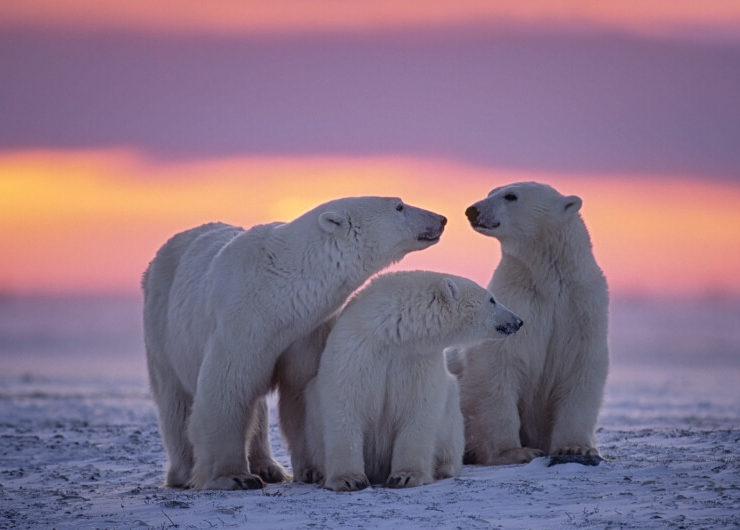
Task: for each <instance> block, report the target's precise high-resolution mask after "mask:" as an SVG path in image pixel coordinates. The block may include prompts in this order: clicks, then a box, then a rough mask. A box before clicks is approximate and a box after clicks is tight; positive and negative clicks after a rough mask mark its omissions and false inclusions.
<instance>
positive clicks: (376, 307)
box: [300, 271, 522, 491]
mask: <svg viewBox="0 0 740 530" xmlns="http://www.w3.org/2000/svg"><path fill="white" fill-rule="evenodd" d="M521 326H522V321H521V320H520V319H519V317H517V316H516V315H515V314H513V313H512V312H511V311H509V310H508V309H506V307H504V306H503V305H502V304H500V303H497V302H496V301H495V299H494V297H493V296H492V295H491V293H489V292H488V291H486V290H485V289H483V288H482V287H480V286H478V285H476V284H475V283H474V282H472V281H470V280H467V279H465V278H461V277H458V276H451V275H447V274H441V273H435V272H427V271H410V272H408V271H407V272H396V273H390V274H384V275H381V276H379V277H377V278H375V279H374V280H373V281H372V282H371V283H370V285H369V286H367V287H366V288H365V289H363V290H362V291H361V292H360V293H358V294H357V295H356V296H355V297H353V298H352V299H351V300H350V302H349V303H348V304H347V306H346V307H345V308H344V310H343V311H342V312H341V314H340V315H339V317H338V318H337V320H336V322H335V323H334V327H333V328H332V329H331V332H330V333H329V335H328V338H327V339H326V348H325V349H324V352H323V354H322V355H321V360H320V365H319V371H318V374H317V375H316V377H315V378H314V379H312V380H311V381H310V382H309V384H308V385H307V388H306V395H305V399H306V403H307V422H306V427H307V430H306V443H307V446H308V447H307V456H308V462H309V463H310V465H309V466H308V471H309V472H308V473H306V474H304V475H303V476H302V477H300V478H303V479H306V478H308V479H309V480H311V479H317V478H321V477H324V479H323V485H324V487H326V488H328V489H332V490H335V491H352V490H358V489H362V488H365V487H367V486H369V485H370V484H376V483H385V484H386V485H388V486H390V487H396V488H403V487H412V486H419V485H422V484H429V483H430V482H432V481H433V480H435V479H437V478H446V477H452V476H455V475H457V474H458V473H459V472H460V468H461V466H462V455H463V450H464V445H465V438H464V434H463V418H462V413H461V412H460V403H459V395H458V388H457V382H456V380H455V378H454V377H453V376H452V375H451V374H450V373H449V372H448V371H447V368H446V366H445V360H444V356H443V354H442V350H443V348H444V347H446V346H449V345H451V344H458V343H475V342H479V341H481V340H483V339H487V338H494V337H498V338H501V337H504V336H506V335H510V334H512V333H514V332H516V331H517V330H518V329H519V328H520V327H521ZM311 466H313V468H314V472H313V473H312V472H311Z"/></svg>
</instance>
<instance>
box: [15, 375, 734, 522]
mask: <svg viewBox="0 0 740 530" xmlns="http://www.w3.org/2000/svg"><path fill="white" fill-rule="evenodd" d="M738 381H739V379H738V372H737V371H736V370H734V369H733V370H719V371H716V372H714V373H712V374H710V376H706V374H704V375H703V374H702V373H700V372H697V371H696V370H691V369H684V370H679V369H674V370H644V369H642V370H639V369H630V370H621V372H620V371H617V373H612V375H611V378H610V381H609V385H608V394H607V399H606V403H605V406H604V409H603V411H602V414H601V418H600V429H599V434H598V436H599V440H600V444H601V451H602V454H603V455H604V456H605V457H606V458H607V459H608V461H606V462H603V463H602V464H600V465H599V466H597V467H590V466H582V465H579V464H563V465H557V466H553V467H547V460H546V459H545V458H539V459H536V460H535V461H533V462H531V463H529V464H526V465H518V466H503V467H479V466H465V467H464V470H463V473H462V475H461V476H460V477H458V478H454V479H448V480H443V481H439V482H437V483H435V484H432V485H429V486H424V487H419V488H412V489H407V490H395V489H388V488H382V487H376V488H372V489H367V490H364V491H361V492H355V493H335V492H332V491H328V490H325V489H321V488H319V487H318V486H315V485H308V484H299V483H296V484H277V485H274V484H273V485H269V486H268V487H267V488H265V489H264V490H251V491H234V492H220V491H203V492H201V491H185V490H171V489H162V488H160V487H159V484H160V483H161V480H162V477H163V472H164V466H165V455H164V452H163V449H162V445H161V441H160V438H159V433H158V431H157V423H156V413H155V410H154V406H153V404H152V401H151V397H150V395H149V393H148V389H147V386H146V383H145V380H144V379H143V378H136V379H128V380H126V379H120V380H118V379H115V378H113V379H105V380H99V381H96V382H91V381H90V380H87V381H85V380H74V379H69V378H60V379H53V378H39V377H31V376H26V377H11V378H7V377H6V378H5V379H4V380H3V381H1V383H2V387H1V388H2V390H0V459H1V460H0V527H3V528H24V527H36V528H38V527H47V528H51V527H54V528H131V527H155V528H214V527H219V528H220V527H236V528H238V527H250V528H324V527H337V528H398V527H408V528H411V527H417V528H422V527H423V528H431V527H443V528H498V527H501V528H563V527H567V528H579V527H588V528H615V527H631V528H699V527H701V528H710V527H716V528H723V527H740V461H739V460H738V456H737V452H738V447H740V446H739V444H738V442H740V421H739V418H738V411H740V391H738V386H737V383H738ZM271 401H272V413H273V417H272V425H271V431H272V432H271V434H272V443H273V449H274V451H275V454H276V457H277V459H278V460H279V461H281V462H282V463H283V464H285V465H286V466H287V465H288V464H289V457H288V455H287V453H286V451H285V448H284V444H283V443H282V440H281V438H280V435H279V432H278V430H277V427H276V425H275V400H274V399H272V400H271Z"/></svg>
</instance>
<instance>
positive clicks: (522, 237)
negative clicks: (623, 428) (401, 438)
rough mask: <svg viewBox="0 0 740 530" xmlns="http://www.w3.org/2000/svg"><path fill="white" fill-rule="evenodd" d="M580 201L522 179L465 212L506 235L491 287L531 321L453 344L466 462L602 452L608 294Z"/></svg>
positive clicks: (475, 223) (477, 224) (487, 230)
mask: <svg viewBox="0 0 740 530" xmlns="http://www.w3.org/2000/svg"><path fill="white" fill-rule="evenodd" d="M580 208H581V199H580V198H578V197H576V196H563V195H561V194H560V193H558V192H557V191H556V190H554V189H553V188H551V187H549V186H546V185H543V184H538V183H533V182H525V183H518V184H512V185H509V186H504V187H501V188H496V189H494V190H493V191H492V192H491V193H490V194H489V195H488V197H487V198H486V199H484V200H482V201H479V202H477V203H475V204H473V205H472V206H470V208H468V210H467V212H466V214H467V216H468V218H469V220H470V223H471V225H472V227H473V228H474V229H475V230H476V231H478V232H480V233H481V234H484V235H487V236H492V237H495V238H497V239H498V240H499V241H500V243H501V253H502V257H501V262H500V263H499V265H498V267H497V268H496V270H495V273H494V275H493V279H492V280H491V283H490V285H489V289H490V290H491V291H493V292H495V293H496V295H497V297H498V298H499V299H500V300H501V301H502V302H503V303H504V304H506V305H507V306H508V307H510V308H511V309H512V311H515V312H516V313H517V314H519V315H520V316H521V317H522V318H523V319H524V321H525V322H526V323H527V325H526V326H525V327H524V328H523V329H522V331H521V332H519V333H517V334H516V335H515V336H513V337H511V339H509V340H506V341H498V342H492V341H491V342H485V343H482V344H481V345H478V346H476V347H474V348H469V349H467V350H465V351H462V352H461V351H460V350H455V351H453V352H451V355H450V366H451V367H452V369H453V370H455V371H457V372H459V376H460V387H461V404H462V409H463V413H464V417H465V429H466V459H465V461H466V463H479V464H510V463H518V462H526V461H529V460H530V459H532V458H534V457H535V456H538V455H542V454H549V455H559V454H587V455H597V454H598V450H597V444H596V435H595V429H596V420H597V417H598V414H599V409H600V407H601V403H602V398H603V392H604V385H605V382H606V376H607V371H608V364H609V359H608V350H607V312H608V294H607V284H606V280H605V278H604V275H603V274H602V272H601V269H600V268H599V267H598V265H597V264H596V261H595V259H594V256H593V253H592V250H591V241H590V238H589V234H588V231H587V229H586V225H585V224H584V222H583V219H582V218H581V215H580V213H579V210H580Z"/></svg>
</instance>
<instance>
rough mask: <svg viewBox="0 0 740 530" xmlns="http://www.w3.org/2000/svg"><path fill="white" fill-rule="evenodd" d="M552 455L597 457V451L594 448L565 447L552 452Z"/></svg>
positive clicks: (580, 446) (582, 446)
mask: <svg viewBox="0 0 740 530" xmlns="http://www.w3.org/2000/svg"><path fill="white" fill-rule="evenodd" d="M552 454H553V455H588V456H599V450H598V449H596V448H595V447H588V446H584V445H567V446H565V447H559V448H558V449H556V450H555V451H553V452H552Z"/></svg>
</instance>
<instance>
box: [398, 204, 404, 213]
mask: <svg viewBox="0 0 740 530" xmlns="http://www.w3.org/2000/svg"><path fill="white" fill-rule="evenodd" d="M396 211H397V212H402V211H403V204H398V205H396Z"/></svg>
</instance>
